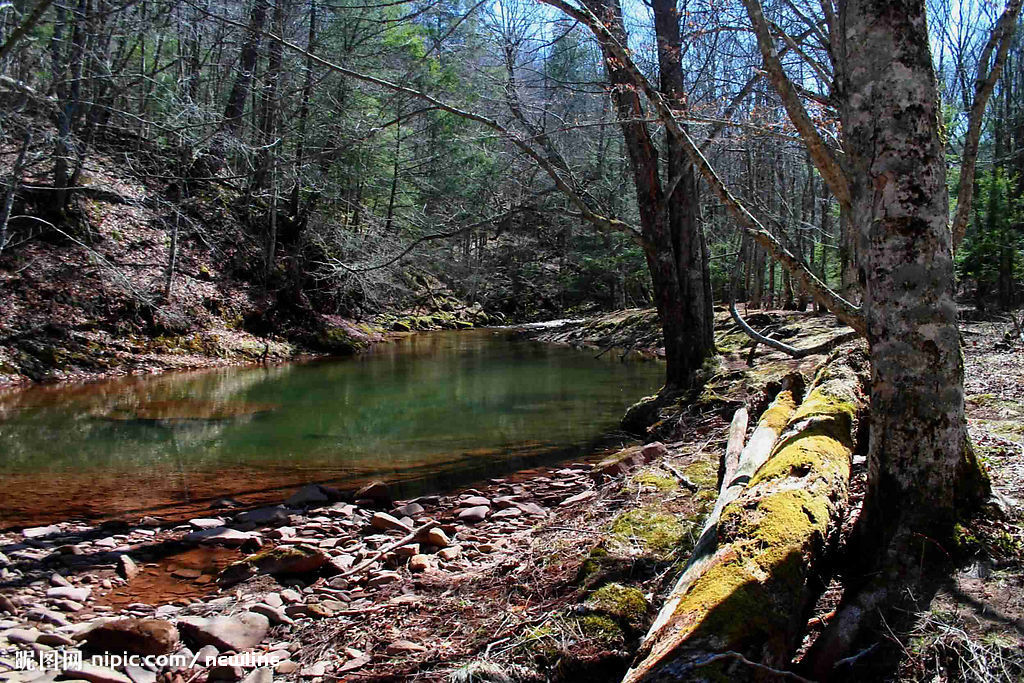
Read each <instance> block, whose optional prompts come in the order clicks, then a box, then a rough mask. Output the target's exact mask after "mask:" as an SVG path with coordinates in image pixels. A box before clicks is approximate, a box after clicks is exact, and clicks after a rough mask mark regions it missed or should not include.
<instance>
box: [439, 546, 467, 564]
mask: <svg viewBox="0 0 1024 683" xmlns="http://www.w3.org/2000/svg"><path fill="white" fill-rule="evenodd" d="M437 556H438V557H439V558H441V559H442V560H444V561H445V562H451V561H452V560H457V559H459V557H461V556H462V546H461V545H453V546H451V547H448V548H445V549H443V550H441V551H439V552H438V553H437Z"/></svg>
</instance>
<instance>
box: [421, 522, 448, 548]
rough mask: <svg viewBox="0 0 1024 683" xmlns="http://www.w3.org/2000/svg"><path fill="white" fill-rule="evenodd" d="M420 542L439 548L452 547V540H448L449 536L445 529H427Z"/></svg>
mask: <svg viewBox="0 0 1024 683" xmlns="http://www.w3.org/2000/svg"><path fill="white" fill-rule="evenodd" d="M419 540H420V541H421V542H423V543H427V544H429V545H433V546H437V547H438V548H447V547H448V546H449V545H451V539H449V538H448V534H446V533H445V532H444V530H443V529H440V528H438V527H436V526H435V527H432V528H430V529H427V532H426V533H425V534H422V536H421V538H420V539H419Z"/></svg>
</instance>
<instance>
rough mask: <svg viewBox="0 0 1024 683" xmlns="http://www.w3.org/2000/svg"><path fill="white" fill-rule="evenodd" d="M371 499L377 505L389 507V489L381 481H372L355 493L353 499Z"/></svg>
mask: <svg viewBox="0 0 1024 683" xmlns="http://www.w3.org/2000/svg"><path fill="white" fill-rule="evenodd" d="M360 499H364V500H372V501H373V502H374V504H376V505H377V506H379V507H383V508H389V507H391V489H389V488H388V485H387V484H385V483H384V482H382V481H372V482H370V483H369V484H367V485H366V486H363V487H362V488H360V489H359V490H358V491H356V493H355V500H360Z"/></svg>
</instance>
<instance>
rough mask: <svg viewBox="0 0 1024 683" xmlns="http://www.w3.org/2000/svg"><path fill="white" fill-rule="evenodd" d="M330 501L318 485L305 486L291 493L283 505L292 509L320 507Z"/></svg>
mask: <svg viewBox="0 0 1024 683" xmlns="http://www.w3.org/2000/svg"><path fill="white" fill-rule="evenodd" d="M330 500H331V499H330V497H328V495H327V494H326V493H324V491H323V489H321V488H320V486H319V484H307V485H306V486H303V487H302V488H301V489H299V490H298V491H296V492H295V493H293V494H292V495H291V496H290V497H289V498H288V500H286V501H285V502H284V504H285V505H287V506H288V507H292V508H302V507H306V506H308V505H322V504H323V503H329V502H330Z"/></svg>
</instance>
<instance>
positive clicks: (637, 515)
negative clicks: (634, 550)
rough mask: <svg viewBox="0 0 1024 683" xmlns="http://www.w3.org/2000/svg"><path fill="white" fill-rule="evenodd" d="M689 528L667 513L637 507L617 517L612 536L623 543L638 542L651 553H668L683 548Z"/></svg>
mask: <svg viewBox="0 0 1024 683" xmlns="http://www.w3.org/2000/svg"><path fill="white" fill-rule="evenodd" d="M690 526H691V525H690V524H684V523H683V522H682V521H680V520H679V519H677V518H676V517H675V515H671V514H669V513H667V512H663V511H661V510H657V509H653V508H650V507H639V508H634V509H632V510H628V511H627V512H624V513H623V514H621V515H619V516H618V518H616V520H615V522H614V523H613V524H612V534H614V535H615V536H616V537H617V538H618V539H619V540H621V541H625V542H632V541H634V540H638V541H640V542H641V543H642V544H643V546H644V547H645V548H646V549H647V550H650V551H652V552H656V553H669V552H672V551H674V550H678V549H682V548H683V546H684V544H683V540H684V539H685V538H686V537H687V531H689V529H690Z"/></svg>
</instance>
